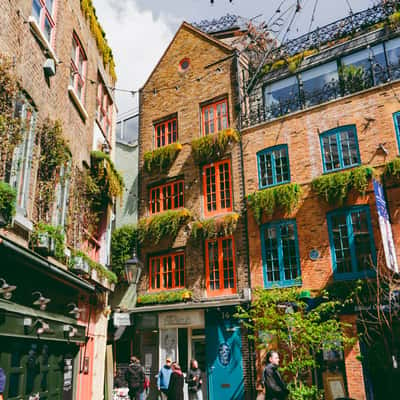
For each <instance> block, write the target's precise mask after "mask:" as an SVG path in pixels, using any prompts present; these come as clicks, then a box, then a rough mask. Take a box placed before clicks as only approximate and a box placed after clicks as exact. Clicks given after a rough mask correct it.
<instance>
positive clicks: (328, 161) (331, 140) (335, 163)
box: [322, 134, 340, 171]
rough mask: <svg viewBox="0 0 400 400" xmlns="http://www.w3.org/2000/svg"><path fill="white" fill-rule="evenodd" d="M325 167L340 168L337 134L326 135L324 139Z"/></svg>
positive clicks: (329, 168)
mask: <svg viewBox="0 0 400 400" xmlns="http://www.w3.org/2000/svg"><path fill="white" fill-rule="evenodd" d="M322 145H323V152H324V161H325V169H326V170H327V171H332V170H335V169H338V168H340V160H339V147H338V143H337V137H336V134H332V135H327V136H324V137H323V139H322Z"/></svg>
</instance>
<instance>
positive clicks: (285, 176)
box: [274, 147, 289, 183]
mask: <svg viewBox="0 0 400 400" xmlns="http://www.w3.org/2000/svg"><path fill="white" fill-rule="evenodd" d="M274 155H275V171H276V182H277V183H282V182H286V181H288V180H289V158H288V152H287V148H286V147H285V148H281V149H279V150H276V151H275V152H274Z"/></svg>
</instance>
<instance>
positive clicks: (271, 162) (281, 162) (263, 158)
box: [257, 145, 290, 188]
mask: <svg viewBox="0 0 400 400" xmlns="http://www.w3.org/2000/svg"><path fill="white" fill-rule="evenodd" d="M257 160H258V174H259V187H260V188H265V187H268V186H272V185H277V184H280V183H285V182H289V181H290V172H289V156H288V148H287V145H283V146H277V147H273V148H269V149H266V150H263V151H261V152H259V153H258V154H257Z"/></svg>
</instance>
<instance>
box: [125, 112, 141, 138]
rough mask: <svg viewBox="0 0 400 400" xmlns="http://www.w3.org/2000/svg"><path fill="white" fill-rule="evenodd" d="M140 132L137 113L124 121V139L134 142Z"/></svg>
mask: <svg viewBox="0 0 400 400" xmlns="http://www.w3.org/2000/svg"><path fill="white" fill-rule="evenodd" d="M138 133H139V115H135V116H133V117H131V118H129V119H126V120H125V121H124V141H125V142H127V143H133V142H135V141H136V140H137V138H138Z"/></svg>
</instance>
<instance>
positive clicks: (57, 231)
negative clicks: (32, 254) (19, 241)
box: [30, 222, 65, 262]
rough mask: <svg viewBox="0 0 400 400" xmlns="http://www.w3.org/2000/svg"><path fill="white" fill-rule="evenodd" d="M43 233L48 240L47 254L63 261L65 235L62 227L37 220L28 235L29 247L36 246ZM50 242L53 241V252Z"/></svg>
mask: <svg viewBox="0 0 400 400" xmlns="http://www.w3.org/2000/svg"><path fill="white" fill-rule="evenodd" d="M43 235H45V236H47V238H48V240H49V247H48V254H51V255H53V256H54V258H55V259H57V260H58V261H61V262H65V252H64V249H65V246H64V243H65V235H64V230H63V227H61V226H53V225H49V224H46V223H44V222H38V223H37V224H36V225H35V228H34V230H33V232H32V233H31V236H30V247H31V248H33V249H35V248H37V246H38V245H39V242H40V241H41V236H43ZM51 242H53V254H52V252H51V250H50V247H51V246H50V243H51ZM46 255H47V254H46Z"/></svg>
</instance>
